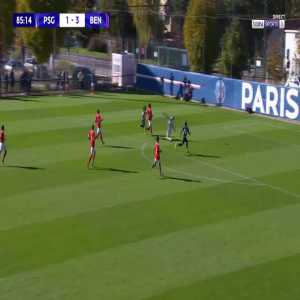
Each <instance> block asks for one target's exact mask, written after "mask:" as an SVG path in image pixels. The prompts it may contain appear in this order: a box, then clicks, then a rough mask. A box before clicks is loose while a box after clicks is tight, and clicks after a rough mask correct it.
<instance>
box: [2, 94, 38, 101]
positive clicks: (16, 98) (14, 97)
mask: <svg viewBox="0 0 300 300" xmlns="http://www.w3.org/2000/svg"><path fill="white" fill-rule="evenodd" d="M27 97H30V98H32V97H34V96H32V95H30V96H20V97H16V96H3V98H0V99H1V100H4V101H10V100H12V101H21V102H41V101H39V100H35V99H28V98H27Z"/></svg>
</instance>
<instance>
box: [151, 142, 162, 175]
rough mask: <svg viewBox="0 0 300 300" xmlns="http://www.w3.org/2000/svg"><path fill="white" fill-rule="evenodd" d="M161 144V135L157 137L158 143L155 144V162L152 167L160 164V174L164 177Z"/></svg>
mask: <svg viewBox="0 0 300 300" xmlns="http://www.w3.org/2000/svg"><path fill="white" fill-rule="evenodd" d="M160 153H161V150H160V145H159V136H157V137H156V143H155V145H154V162H153V165H152V169H153V168H155V167H156V165H157V164H158V167H159V174H160V176H161V177H162V176H163V174H162V170H161V162H160Z"/></svg>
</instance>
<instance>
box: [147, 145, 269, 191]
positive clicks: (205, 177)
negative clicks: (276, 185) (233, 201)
mask: <svg viewBox="0 0 300 300" xmlns="http://www.w3.org/2000/svg"><path fill="white" fill-rule="evenodd" d="M146 147H147V143H144V144H143V145H142V146H141V155H142V157H143V158H144V159H145V160H146V161H148V162H150V163H152V160H151V159H150V158H149V157H147V155H146V153H145V150H146ZM163 169H165V170H169V171H170V172H173V173H177V174H180V175H184V176H187V177H189V178H190V179H193V178H196V179H199V180H201V179H202V180H203V179H204V180H208V181H214V182H218V183H220V184H228V183H234V184H239V185H248V186H263V185H264V184H262V183H258V182H253V183H251V182H240V181H231V180H224V179H220V178H214V177H208V176H202V175H200V176H199V175H196V174H192V173H190V172H184V171H180V170H177V169H174V168H170V167H168V166H167V165H165V164H164V165H163ZM243 179H246V178H245V177H244V178H243ZM247 179H248V180H249V178H247Z"/></svg>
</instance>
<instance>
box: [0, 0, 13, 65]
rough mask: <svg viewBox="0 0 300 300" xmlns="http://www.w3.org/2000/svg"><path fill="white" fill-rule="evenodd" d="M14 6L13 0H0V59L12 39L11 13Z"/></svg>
mask: <svg viewBox="0 0 300 300" xmlns="http://www.w3.org/2000/svg"><path fill="white" fill-rule="evenodd" d="M15 8H16V1H15V0H10V1H7V0H0V59H2V58H3V56H4V55H5V54H6V53H7V50H8V49H9V47H10V46H11V44H12V42H13V40H14V30H13V27H12V15H13V12H14V11H15Z"/></svg>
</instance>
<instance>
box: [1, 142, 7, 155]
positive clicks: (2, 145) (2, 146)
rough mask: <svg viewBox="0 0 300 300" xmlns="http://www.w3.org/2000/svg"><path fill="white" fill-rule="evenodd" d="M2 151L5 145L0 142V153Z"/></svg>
mask: <svg viewBox="0 0 300 300" xmlns="http://www.w3.org/2000/svg"><path fill="white" fill-rule="evenodd" d="M2 151H3V152H5V151H6V146H5V144H4V143H0V153H1V152H2Z"/></svg>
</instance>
